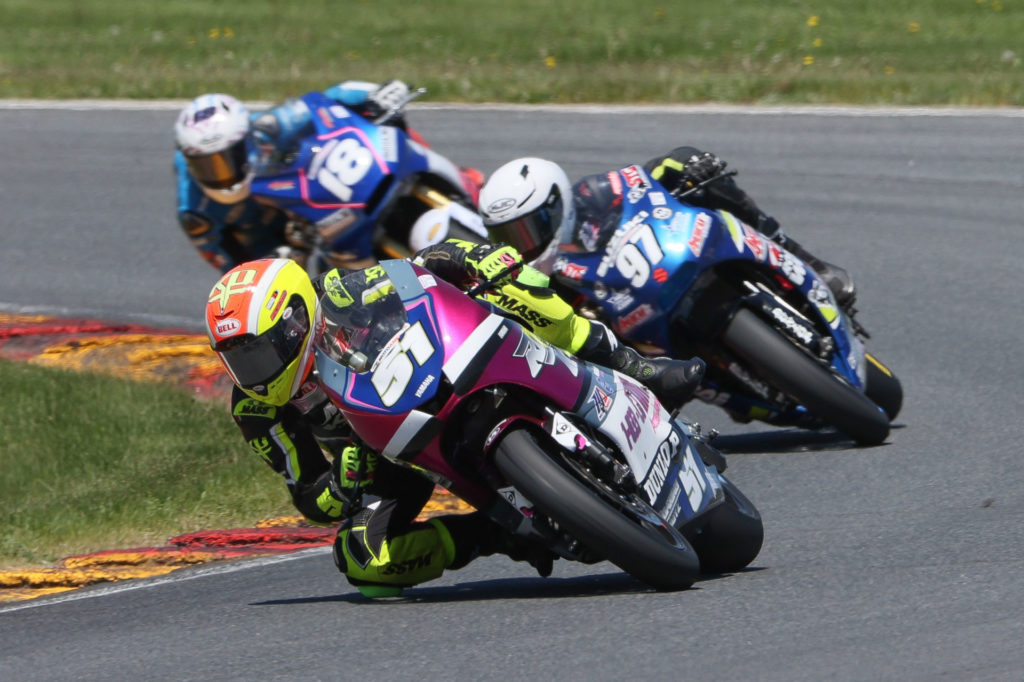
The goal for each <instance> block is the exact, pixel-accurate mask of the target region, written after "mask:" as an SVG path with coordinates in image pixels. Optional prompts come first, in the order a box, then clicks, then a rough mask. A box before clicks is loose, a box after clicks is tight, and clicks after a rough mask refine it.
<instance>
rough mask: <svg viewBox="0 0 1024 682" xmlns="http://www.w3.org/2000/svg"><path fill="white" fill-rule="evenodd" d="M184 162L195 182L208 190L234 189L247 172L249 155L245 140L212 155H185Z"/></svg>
mask: <svg viewBox="0 0 1024 682" xmlns="http://www.w3.org/2000/svg"><path fill="white" fill-rule="evenodd" d="M185 160H186V162H187V163H188V169H189V172H191V173H192V177H194V178H195V179H196V182H198V183H199V184H201V185H203V186H204V187H209V188H210V189H228V188H230V187H234V186H235V185H237V184H238V183H240V182H241V181H242V180H244V179H245V176H246V174H247V173H248V172H249V153H248V149H247V145H246V143H245V140H239V141H238V142H236V143H234V144H233V145H231V146H230V147H228V148H227V149H225V150H223V151H219V152H214V153H213V154H203V155H201V156H188V155H186V156H185Z"/></svg>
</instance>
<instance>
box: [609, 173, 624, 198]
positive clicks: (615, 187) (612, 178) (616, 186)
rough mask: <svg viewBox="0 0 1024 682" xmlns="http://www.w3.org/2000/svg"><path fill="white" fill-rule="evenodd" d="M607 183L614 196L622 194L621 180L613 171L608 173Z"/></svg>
mask: <svg viewBox="0 0 1024 682" xmlns="http://www.w3.org/2000/svg"><path fill="white" fill-rule="evenodd" d="M608 183H609V184H610V185H611V189H612V193H613V194H615V196H619V195H620V194H622V178H621V177H620V176H619V174H618V173H616V172H615V171H611V172H609V173H608Z"/></svg>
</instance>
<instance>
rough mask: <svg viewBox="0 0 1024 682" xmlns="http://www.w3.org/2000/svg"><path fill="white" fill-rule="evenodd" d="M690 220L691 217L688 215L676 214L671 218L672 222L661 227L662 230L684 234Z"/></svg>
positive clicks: (688, 227)
mask: <svg viewBox="0 0 1024 682" xmlns="http://www.w3.org/2000/svg"><path fill="white" fill-rule="evenodd" d="M690 218H691V215H690V214H689V213H676V214H675V215H674V216H673V217H672V222H670V223H669V224H668V225H665V226H663V228H664V229H666V230H672V231H673V232H686V231H687V230H689V229H690Z"/></svg>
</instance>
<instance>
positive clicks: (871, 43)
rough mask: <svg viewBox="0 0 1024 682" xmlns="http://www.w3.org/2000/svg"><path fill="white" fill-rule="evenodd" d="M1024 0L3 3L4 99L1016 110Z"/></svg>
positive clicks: (1023, 52)
mask: <svg viewBox="0 0 1024 682" xmlns="http://www.w3.org/2000/svg"><path fill="white" fill-rule="evenodd" d="M1021 26H1024V1H1022V0H930V1H929V2H911V1H909V0H885V1H883V0H858V1H857V2H850V1H849V0H800V1H798V0H780V1H779V2H769V3H766V2H763V0H723V1H722V2H717V3H694V2H687V3H683V2H666V1H664V0H661V1H659V2H640V3H633V4H629V3H625V4H623V3H621V2H613V1H612V0H587V1H586V2H583V1H576V2H573V1H572V0H567V1H565V2H551V1H550V0H520V2H515V3H509V2H500V3H499V2H480V0H431V1H430V2H427V1H424V0H372V1H371V0H348V1H347V2H346V1H342V2H339V1H338V0H331V1H327V0H303V1H302V2H289V1H288V0H246V1H245V2H240V1H238V0H225V1H223V2H216V3H212V2H199V1H198V0H162V1H161V2H139V0H46V1H45V2H39V0H4V2H3V3H2V4H0V98H14V97H42V98H78V97H85V98H95V97H119V98H191V97H193V96H195V95H196V94H198V93H201V92H206V91H212V90H221V91H228V92H231V93H233V94H236V95H238V96H240V97H243V98H246V99H264V100H275V99H279V98H282V97H284V96H287V95H291V94H295V93H298V92H302V91H305V90H309V89H320V88H323V87H325V86H326V85H327V84H330V83H333V82H337V81H339V80H343V79H345V78H365V79H369V80H382V79H386V78H391V77H399V78H402V79H404V80H406V81H408V82H411V83H414V84H416V85H421V86H425V87H427V88H428V89H429V91H430V95H429V97H430V99H431V100H434V101H469V102H474V101H477V102H479V101H507V102H665V103H669V102H670V103H686V102H707V101H716V102H738V103H762V104H778V103H851V104H900V105H972V106H980V105H985V106H1003V105H1009V106H1022V105H1024V64H1022V59H1024V47H1022V45H1024V43H1022V42H1021V30H1020V27H1021Z"/></svg>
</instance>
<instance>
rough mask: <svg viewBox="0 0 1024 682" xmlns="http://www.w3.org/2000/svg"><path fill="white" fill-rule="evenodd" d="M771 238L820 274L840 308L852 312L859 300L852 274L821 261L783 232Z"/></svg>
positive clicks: (776, 233)
mask: <svg viewBox="0 0 1024 682" xmlns="http://www.w3.org/2000/svg"><path fill="white" fill-rule="evenodd" d="M770 238H771V240H772V241H773V242H775V243H776V244H778V245H779V246H781V247H782V248H784V249H785V250H786V251H789V252H790V253H791V254H793V255H794V256H796V257H797V258H799V259H800V260H802V261H803V262H805V263H807V265H809V266H811V269H812V270H814V271H815V272H816V273H818V276H819V277H821V279H822V281H823V282H825V284H826V285H827V286H828V288H829V289H831V290H832V295H833V296H835V297H836V303H838V304H839V307H840V308H843V309H844V310H846V311H850V310H852V308H853V303H854V301H855V300H856V299H857V291H856V289H855V288H854V286H853V278H852V277H850V273H848V272H847V271H846V270H844V269H843V268H841V267H839V266H838V265H833V264H832V263H828V262H826V261H823V260H821V259H820V258H818V257H817V256H815V255H814V254H812V253H811V252H810V251H808V250H807V249H805V248H804V247H802V246H801V245H800V244H799V243H798V242H796V241H795V240H794V239H792V238H791V237H787V236H786V234H785V233H784V232H783V231H782V230H776V231H775V234H772V235H770Z"/></svg>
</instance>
